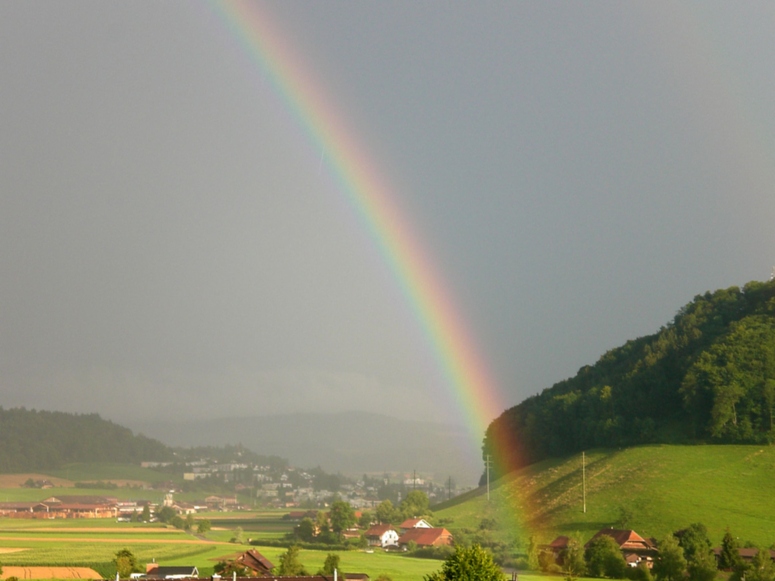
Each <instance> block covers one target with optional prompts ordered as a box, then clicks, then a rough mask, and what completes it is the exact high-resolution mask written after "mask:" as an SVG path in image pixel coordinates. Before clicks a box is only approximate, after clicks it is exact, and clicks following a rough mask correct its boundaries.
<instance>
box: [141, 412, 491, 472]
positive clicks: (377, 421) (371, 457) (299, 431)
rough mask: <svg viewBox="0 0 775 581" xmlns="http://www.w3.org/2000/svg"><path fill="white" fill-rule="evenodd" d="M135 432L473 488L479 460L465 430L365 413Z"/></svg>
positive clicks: (193, 423)
mask: <svg viewBox="0 0 775 581" xmlns="http://www.w3.org/2000/svg"><path fill="white" fill-rule="evenodd" d="M132 426H133V427H134V428H135V429H137V430H139V431H142V432H143V433H146V434H148V435H151V436H153V437H155V438H158V439H159V440H161V441H163V442H165V443H167V444H169V445H171V446H199V445H211V446H221V445H225V444H236V443H242V444H243V445H244V446H245V447H247V448H249V449H250V450H254V451H255V452H257V453H260V454H266V455H276V456H280V457H282V458H288V459H289V461H290V463H291V464H292V465H293V466H300V467H303V468H313V467H315V466H320V467H322V468H323V469H325V470H326V471H327V472H342V473H345V474H352V475H360V474H363V473H364V472H370V473H373V472H406V473H411V472H412V471H413V470H417V472H418V474H421V475H427V474H433V478H434V479H435V480H437V481H443V480H446V479H447V478H448V477H449V476H452V478H453V479H454V480H455V481H456V482H457V483H458V484H460V485H473V484H475V483H476V480H477V478H478V476H479V466H478V459H477V458H473V457H472V458H467V457H465V455H464V454H462V453H461V452H460V450H466V449H470V443H469V440H468V439H467V438H468V435H467V433H466V432H465V430H464V429H462V428H457V427H454V426H447V425H443V424H436V423H433V422H416V421H405V420H398V419H395V418H390V417H387V416H382V415H379V414H370V413H365V412H347V413H345V412H342V413H337V414H313V413H309V414H288V415H278V416H262V417H252V418H221V419H212V420H190V421H185V420H170V421H166V422H153V423H151V422H149V423H140V422H135V423H133V424H132Z"/></svg>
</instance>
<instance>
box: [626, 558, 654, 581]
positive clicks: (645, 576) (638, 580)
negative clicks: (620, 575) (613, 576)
mask: <svg viewBox="0 0 775 581" xmlns="http://www.w3.org/2000/svg"><path fill="white" fill-rule="evenodd" d="M627 577H628V578H629V579H632V581H654V577H653V576H652V575H651V569H649V567H648V565H647V564H646V562H645V561H641V562H640V563H638V566H637V567H635V568H634V569H631V570H630V571H629V572H628V575H627Z"/></svg>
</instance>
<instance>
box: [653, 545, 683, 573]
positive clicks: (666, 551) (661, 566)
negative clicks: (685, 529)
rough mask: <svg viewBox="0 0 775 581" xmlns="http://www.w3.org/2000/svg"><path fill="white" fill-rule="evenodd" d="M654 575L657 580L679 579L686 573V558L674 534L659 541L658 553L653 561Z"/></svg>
mask: <svg viewBox="0 0 775 581" xmlns="http://www.w3.org/2000/svg"><path fill="white" fill-rule="evenodd" d="M653 571H654V576H655V577H656V578H657V580H658V581H681V580H682V579H683V577H684V575H685V574H686V559H685V558H684V555H683V550H681V547H680V546H679V545H678V541H677V540H676V539H675V537H674V536H672V535H670V536H668V537H667V538H666V539H664V540H663V541H662V542H660V543H659V554H658V555H657V558H656V560H655V561H654V568H653Z"/></svg>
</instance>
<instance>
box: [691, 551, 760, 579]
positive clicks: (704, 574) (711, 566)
mask: <svg viewBox="0 0 775 581" xmlns="http://www.w3.org/2000/svg"><path fill="white" fill-rule="evenodd" d="M687 562H688V566H687V571H688V573H689V581H713V580H714V579H715V578H716V576H717V575H718V569H717V568H716V557H715V555H714V554H713V551H711V550H707V551H698V552H696V553H695V554H694V555H693V556H692V558H691V559H689V560H688V561H687ZM768 581H773V580H772V579H770V580H768Z"/></svg>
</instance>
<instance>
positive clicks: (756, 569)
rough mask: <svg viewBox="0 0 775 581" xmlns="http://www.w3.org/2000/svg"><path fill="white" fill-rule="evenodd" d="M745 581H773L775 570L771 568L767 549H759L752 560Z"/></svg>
mask: <svg viewBox="0 0 775 581" xmlns="http://www.w3.org/2000/svg"><path fill="white" fill-rule="evenodd" d="M745 578H746V581H774V580H775V568H773V566H772V559H771V558H770V551H769V550H768V549H759V550H758V552H757V553H756V555H755V556H754V558H753V560H752V561H751V567H750V568H749V569H748V572H747V573H746V574H745Z"/></svg>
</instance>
